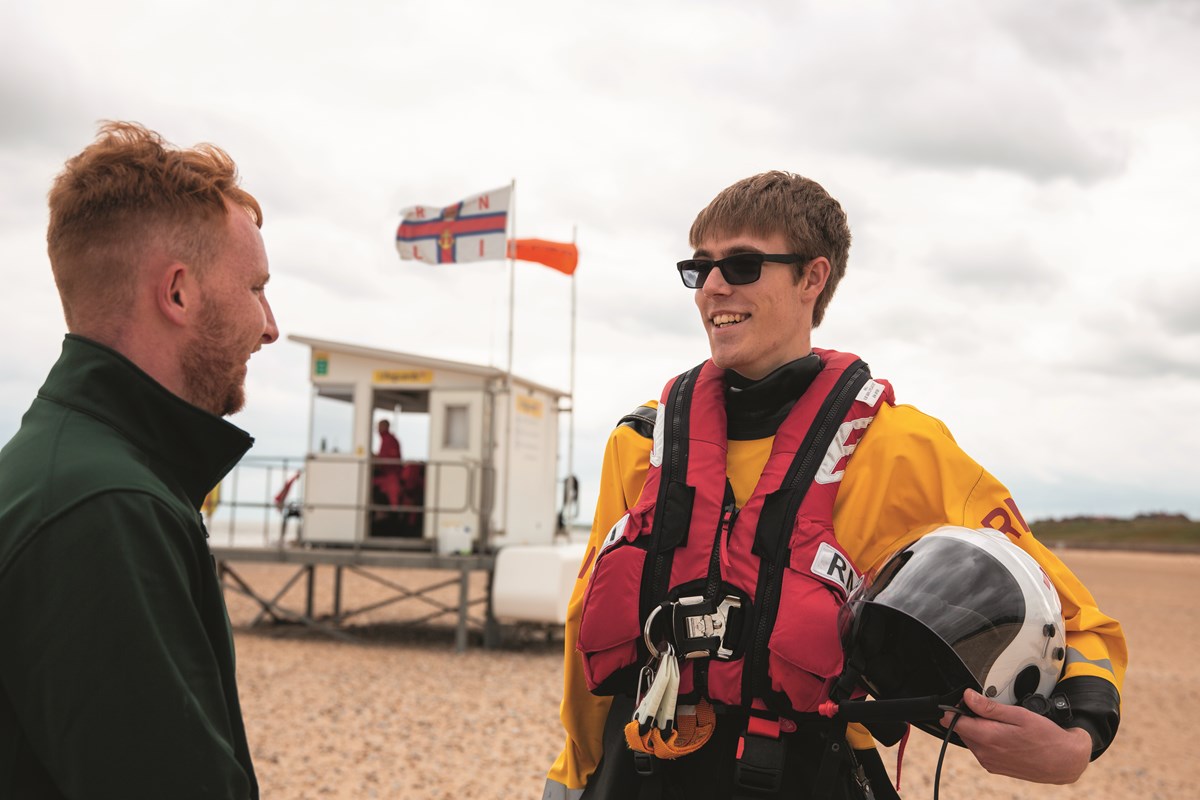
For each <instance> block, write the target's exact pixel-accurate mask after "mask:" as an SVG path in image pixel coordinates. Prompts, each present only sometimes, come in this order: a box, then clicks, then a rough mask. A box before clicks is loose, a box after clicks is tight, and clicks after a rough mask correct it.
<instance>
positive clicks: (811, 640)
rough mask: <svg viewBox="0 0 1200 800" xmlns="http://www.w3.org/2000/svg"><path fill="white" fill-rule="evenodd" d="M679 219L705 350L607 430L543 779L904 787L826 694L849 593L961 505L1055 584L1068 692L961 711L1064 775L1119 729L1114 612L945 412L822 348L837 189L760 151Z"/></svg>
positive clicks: (566, 788) (972, 703)
mask: <svg viewBox="0 0 1200 800" xmlns="http://www.w3.org/2000/svg"><path fill="white" fill-rule="evenodd" d="M690 241H691V245H692V247H693V249H694V254H693V257H692V258H690V259H686V260H684V261H681V262H679V264H678V269H679V273H680V276H681V278H682V279H683V283H684V285H685V286H686V287H688V288H690V289H693V290H694V291H695V302H696V306H697V308H698V309H699V312H700V319H701V323H702V324H703V326H704V329H705V332H706V333H707V335H708V340H709V346H710V350H711V355H712V357H711V360H710V361H708V362H705V364H703V365H700V366H699V367H696V368H695V369H693V370H690V371H689V372H687V373H684V374H682V375H680V376H678V377H677V378H676V379H673V380H672V381H671V382H670V383H668V385H667V388H666V389H665V390H664V392H663V396H662V400H661V402H660V403H657V404H656V403H647V404H645V405H643V406H641V407H639V408H638V409H637V410H636V411H635V412H633V413H632V414H630V415H628V416H627V417H625V418H624V419H623V420H622V421H621V423H620V424H619V425H618V426H617V428H616V430H615V431H614V432H613V433H612V435H611V436H610V438H609V442H608V446H607V449H606V452H605V459H604V467H603V472H602V479H601V487H600V496H599V499H598V501H597V506H596V514H595V519H594V523H593V527H592V534H591V541H590V544H589V548H588V552H587V556H586V557H585V561H584V564H583V566H582V569H581V570H580V573H579V575H580V577H579V580H578V581H577V582H576V586H575V589H574V593H573V596H572V599H571V604H570V608H569V612H568V622H567V627H566V658H565V686H564V696H563V702H562V707H561V719H562V722H563V726H564V728H565V730H566V733H567V741H566V745H565V747H564V748H563V750H562V752H561V754H560V755H559V757H558V759H557V760H556V762H555V763H554V765H553V766H552V768H551V769H550V772H549V774H548V777H547V782H546V787H545V791H544V794H543V798H544V800H558V798H579V797H583V798H625V797H639V798H656V797H663V798H667V797H680V798H688V799H689V800H700V798H710V797H711V798H725V797H749V798H760V797H761V798H765V797H776V796H778V797H814V798H816V797H821V798H825V797H833V798H858V797H876V798H887V797H897V795H896V794H895V791H894V790H893V789H892V786H891V782H890V780H889V778H888V776H887V773H886V771H885V770H884V768H883V764H882V761H881V759H880V757H879V755H878V754H877V752H876V750H875V742H874V739H873V737H872V735H871V734H870V733H869V732H868V731H867V730H866V729H865V728H863V727H861V726H858V725H856V724H851V725H850V726H849V727H848V728H839V727H834V725H833V723H831V722H830V721H829V720H828V719H827V718H826V717H825V716H823V715H822V713H821V711H822V709H823V708H827V706H826V701H828V699H829V696H830V692H831V691H839V690H840V689H839V688H838V687H836V685H835V682H836V680H837V679H838V678H839V676H840V675H842V674H843V668H847V669H848V668H849V667H850V666H851V665H845V664H844V663H843V662H844V659H843V658H842V652H841V645H840V640H839V636H840V631H839V629H838V622H837V618H838V608H839V607H840V605H841V604H842V603H843V602H844V601H845V598H846V596H847V594H848V593H849V592H850V591H851V590H852V589H853V587H854V585H855V584H856V583H857V581H858V580H859V577H860V576H861V575H862V574H863V573H864V572H866V571H868V570H871V569H872V568H874V567H876V566H878V565H879V564H881V563H882V562H883V560H885V559H886V557H887V556H888V555H890V554H891V553H893V552H895V551H896V550H898V549H899V548H901V547H903V546H904V545H906V544H908V543H909V542H911V541H913V539H915V538H916V537H917V536H919V535H920V534H921V532H922V531H923V530H926V529H928V528H929V527H930V526H934V525H939V524H947V523H948V524H955V525H963V526H966V527H971V528H979V527H992V528H997V529H999V530H1002V531H1003V532H1005V533H1006V534H1008V536H1009V539H1010V540H1012V541H1015V542H1016V543H1017V544H1018V545H1019V546H1020V547H1022V548H1023V549H1025V550H1026V551H1027V552H1029V553H1030V554H1031V555H1032V556H1033V557H1034V558H1035V559H1036V560H1037V561H1038V563H1039V564H1040V565H1041V566H1042V568H1043V570H1044V571H1045V573H1046V575H1047V576H1048V579H1049V580H1051V581H1052V582H1053V585H1054V587H1055V588H1056V590H1057V591H1058V593H1059V596H1060V598H1061V600H1062V604H1063V613H1064V618H1065V626H1066V629H1067V634H1066V636H1067V648H1066V653H1065V654H1064V661H1065V667H1064V670H1063V673H1062V677H1061V679H1060V681H1059V684H1058V686H1057V687H1056V691H1055V694H1056V696H1061V697H1064V698H1066V699H1067V701H1068V703H1069V706H1070V713H1069V714H1061V715H1059V716H1058V717H1057V718H1056V719H1051V718H1049V717H1046V716H1041V715H1039V714H1036V713H1034V712H1033V711H1030V710H1027V709H1025V708H1021V707H1017V706H1003V705H1000V704H998V703H996V702H995V701H993V700H990V699H988V698H986V697H984V696H983V695H981V694H978V693H975V692H973V691H971V690H967V692H966V694H965V696H964V698H963V702H964V703H965V705H966V707H967V708H968V709H969V712H970V714H971V716H963V717H961V718H960V719H959V720H958V722H957V726H956V728H955V732H956V733H957V734H958V735H959V736H960V737H961V739H962V741H963V742H964V743H965V744H966V745H967V746H968V747H969V748H970V749H971V750H972V752H973V753H974V755H975V756H976V758H977V759H978V760H979V762H980V763H981V764H982V765H983V766H984V767H985V768H986V769H988V770H989V771H991V772H995V773H999V774H1005V775H1010V776H1014V777H1017V778H1021V779H1024V780H1030V781H1037V782H1043V783H1070V782H1073V781H1074V780H1076V779H1077V778H1078V777H1079V775H1080V774H1082V772H1083V770H1084V768H1085V767H1086V766H1087V764H1088V762H1089V760H1091V759H1094V758H1095V757H1097V756H1098V755H1100V754H1101V753H1102V752H1104V750H1105V749H1106V748H1107V747H1108V745H1109V743H1110V742H1111V741H1112V739H1113V736H1114V735H1115V733H1116V729H1117V725H1118V722H1119V703H1120V694H1119V689H1120V685H1121V681H1122V679H1123V677H1124V671H1125V664H1126V661H1127V655H1126V647H1125V641H1124V635H1123V633H1122V632H1121V628H1120V625H1119V624H1118V623H1117V622H1116V621H1115V620H1113V619H1111V618H1110V617H1107V616H1105V615H1104V614H1102V613H1101V612H1100V611H1099V609H1098V608H1096V603H1095V600H1094V599H1093V598H1092V596H1091V595H1090V594H1089V592H1088V591H1087V589H1086V588H1085V587H1084V586H1083V585H1082V584H1081V583H1080V582H1079V581H1078V579H1076V578H1075V576H1074V575H1073V574H1071V572H1070V571H1069V570H1068V569H1067V568H1066V567H1065V566H1064V565H1063V564H1062V563H1061V562H1060V561H1059V560H1058V559H1057V558H1056V557H1055V556H1054V555H1053V554H1051V553H1050V552H1048V551H1047V550H1046V549H1045V548H1044V547H1043V546H1042V545H1041V544H1039V543H1038V542H1037V541H1036V540H1035V539H1034V538H1033V536H1032V534H1031V533H1030V531H1029V529H1028V527H1027V526H1026V524H1025V521H1024V520H1023V519H1022V517H1021V515H1020V512H1019V511H1018V510H1017V506H1016V504H1015V503H1014V501H1013V500H1012V498H1011V496H1010V495H1009V492H1008V490H1007V489H1006V488H1005V487H1004V486H1003V485H1002V484H1001V483H1000V482H999V481H997V480H996V479H995V478H994V477H992V476H991V475H990V474H988V473H987V472H986V471H985V470H984V469H983V468H982V467H980V466H979V465H978V464H977V463H975V462H974V461H973V460H971V459H970V457H968V456H967V455H966V454H965V453H963V452H962V450H961V449H959V448H958V446H957V445H956V444H955V442H954V440H953V438H952V437H951V436H950V434H949V432H948V431H947V429H946V428H945V426H944V425H942V423H941V422H939V421H938V420H936V419H933V418H931V417H928V416H926V415H924V414H922V413H920V412H919V411H917V410H916V409H914V408H912V407H910V406H902V405H895V404H894V394H893V391H892V388H891V386H890V385H889V384H888V383H887V382H886V381H883V380H879V379H874V378H872V377H871V376H870V374H869V372H868V370H867V367H866V365H865V364H864V363H863V362H862V361H860V360H859V359H858V358H857V357H855V356H852V355H849V354H844V353H838V352H835V351H833V350H823V349H814V348H813V346H812V329H813V328H814V327H816V326H817V325H819V324H820V322H821V320H822V318H823V317H824V314H825V310H826V308H827V306H828V304H829V301H830V298H831V297H832V295H833V293H834V290H835V289H836V287H837V284H838V282H839V281H840V280H841V278H842V277H843V275H844V274H845V271H846V264H847V256H848V253H849V247H850V230H849V227H848V225H847V223H846V217H845V214H844V213H843V211H842V208H841V206H840V205H839V204H838V202H837V201H836V200H834V199H833V198H832V197H830V196H829V195H828V194H827V193H826V192H825V191H824V189H822V188H821V187H820V186H819V185H818V184H816V183H815V182H813V181H811V180H809V179H807V178H803V177H800V176H798V175H793V174H789V173H783V172H770V173H764V174H762V175H756V176H753V177H751V178H747V179H745V180H742V181H739V182H738V183H736V184H734V185H733V186H730V187H729V188H727V189H725V190H724V191H723V192H721V193H720V194H719V195H718V196H717V197H716V198H715V199H714V200H713V201H712V202H711V203H710V204H709V205H708V207H707V208H705V209H704V210H703V211H701V212H700V214H699V216H698V217H697V218H696V220H695V222H694V223H693V225H692V229H691V233H690ZM846 674H848V673H846ZM664 720H665V724H664ZM948 721H949V716H948V717H947V718H946V720H945V722H944V723H943V724H946V723H948ZM879 730H881V731H882V730H884V729H879ZM892 730H893V732H894V726H893V728H892ZM843 731H844V732H843ZM846 745H849V746H846Z"/></svg>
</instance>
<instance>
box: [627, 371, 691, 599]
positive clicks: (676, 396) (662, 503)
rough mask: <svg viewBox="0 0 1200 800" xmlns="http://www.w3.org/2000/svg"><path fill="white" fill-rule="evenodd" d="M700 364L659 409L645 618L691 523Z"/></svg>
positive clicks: (644, 576) (644, 574)
mask: <svg viewBox="0 0 1200 800" xmlns="http://www.w3.org/2000/svg"><path fill="white" fill-rule="evenodd" d="M703 368H704V364H699V365H697V366H695V367H693V368H692V369H690V370H688V371H687V372H685V373H683V374H682V375H680V376H679V377H678V378H677V379H676V380H675V383H674V384H672V385H671V391H670V392H668V393H667V402H666V404H665V406H664V407H663V408H661V409H659V413H660V414H663V415H665V416H664V417H663V421H662V424H663V448H662V465H661V467H660V470H661V471H660V472H659V484H658V497H657V499H656V502H655V509H654V525H653V527H652V528H651V529H650V543H649V551H648V552H647V553H646V566H647V567H648V568H647V569H644V570H643V572H642V588H641V602H640V604H639V605H640V612H641V619H643V620H644V619H647V618H648V617H649V616H650V612H651V611H652V610H653V609H654V607H655V606H656V605H657V604H658V602H659V601H660V600H661V599H662V598H664V597H666V595H667V589H669V588H670V587H669V585H668V584H669V583H670V580H671V562H672V561H673V560H674V556H675V548H676V547H678V546H680V545H682V544H685V543H686V542H687V531H688V528H689V527H690V526H691V522H692V503H693V501H694V500H695V496H696V489H695V487H693V486H688V485H687V465H688V445H687V443H688V433H689V431H688V422H689V417H690V414H691V409H692V391H693V389H694V388H695V386H696V379H697V378H699V377H700V370H702V369H703Z"/></svg>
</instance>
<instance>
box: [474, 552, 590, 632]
mask: <svg viewBox="0 0 1200 800" xmlns="http://www.w3.org/2000/svg"><path fill="white" fill-rule="evenodd" d="M586 551H587V545H586V544H585V543H574V542H573V543H570V544H548V545H520V544H514V545H509V546H508V547H504V548H502V549H501V550H500V552H499V553H497V554H496V571H495V574H494V575H493V576H492V613H493V614H494V615H495V616H496V619H498V620H500V621H501V622H505V621H521V622H544V623H551V624H557V625H562V624H564V623H565V622H566V621H567V603H568V602H569V601H570V599H571V590H572V589H573V588H574V587H575V579H576V577H577V576H578V575H579V567H580V566H581V565H582V562H583V555H584V553H585V552H586Z"/></svg>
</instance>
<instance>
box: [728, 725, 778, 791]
mask: <svg viewBox="0 0 1200 800" xmlns="http://www.w3.org/2000/svg"><path fill="white" fill-rule="evenodd" d="M786 752H787V741H786V740H784V739H782V738H777V739H772V738H771V737H769V736H758V735H755V734H753V733H750V732H749V731H746V732H745V733H743V734H742V738H741V739H739V740H738V749H737V761H736V762H734V771H733V780H734V783H735V784H736V785H737V786H739V787H741V788H743V789H750V790H752V791H755V792H762V793H764V794H774V793H775V792H778V791H779V789H780V787H781V786H782V785H783V763H784V758H785V754H786Z"/></svg>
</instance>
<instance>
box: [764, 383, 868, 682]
mask: <svg viewBox="0 0 1200 800" xmlns="http://www.w3.org/2000/svg"><path fill="white" fill-rule="evenodd" d="M861 371H862V368H861V367H859V368H858V369H856V370H855V371H854V373H853V374H852V375H851V376H850V379H849V380H847V381H846V382H845V383H844V384H843V385H842V388H841V390H840V391H839V392H838V395H837V399H836V400H835V401H834V402H833V404H832V405H831V406H829V408H830V410H831V411H832V410H836V409H839V408H841V407H842V403H843V401H844V400H845V398H846V395H847V393H849V392H850V391H851V390H852V389H853V387H854V384H855V382H856V381H857V378H858V374H859V373H860V372H861ZM829 425H830V414H829V413H826V414H825V417H824V418H823V419H822V420H821V424H820V426H819V427H818V428H817V434H816V436H814V437H813V439H812V441H813V442H814V443H815V442H820V441H821V440H822V439H824V437H825V431H826V430H827V429H828V428H829ZM821 457H824V453H822V454H821ZM814 458H816V448H815V447H810V448H809V449H808V452H807V453H805V454H804V461H802V462H801V464H800V468H799V469H797V470H796V471H795V473H793V475H792V479H791V481H789V482H788V486H787V490H788V491H792V490H795V489H796V488H797V487H798V485H799V483H800V479H801V478H802V477H803V476H804V475H807V474H808V472H809V467H810V465H811V464H812V461H813V459H814ZM809 480H810V481H811V480H812V479H811V478H810V479H809ZM803 499H804V498H803V497H802V496H801V497H797V498H794V499H793V500H792V502H791V503H789V504H788V508H787V513H786V514H785V515H784V520H792V521H793V524H795V522H794V521H795V518H796V514H797V513H798V512H799V510H800V503H801V502H803ZM789 540H790V537H789ZM775 555H776V556H778V555H779V554H778V553H776V554H775ZM778 569H779V563H778V559H775V560H772V561H770V562H769V563H768V564H767V580H766V584H765V586H764V589H765V591H764V596H763V597H762V599H761V602H759V603H757V605H758V608H759V613H758V624H757V625H756V629H755V632H754V647H753V649H752V650H750V651H749V652H748V653H747V654H746V660H747V664H746V669H749V670H752V671H751V673H750V675H751V687H752V688H751V691H752V692H753V693H754V694H755V695H757V694H758V690H759V688H761V687H759V686H757V684H758V683H759V681H758V677H759V676H758V674H757V673H758V671H759V669H758V662H759V660H760V654H763V653H765V652H766V648H767V642H768V640H769V638H770V635H771V631H770V630H769V629H768V625H767V615H766V614H765V613H763V612H764V611H765V610H766V609H768V608H771V603H777V602H778V600H777V599H776V597H775V594H776V592H777V585H778V582H777V581H776V580H775V574H776V570H778ZM776 614H778V609H776ZM773 623H774V620H773V619H772V624H773ZM768 686H769V684H768ZM764 699H765V698H764Z"/></svg>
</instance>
